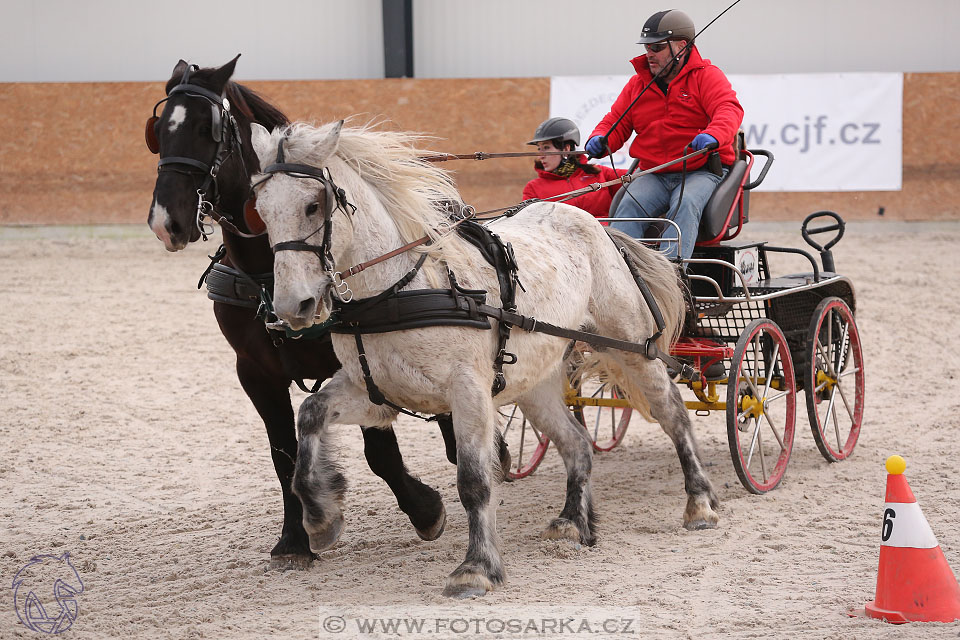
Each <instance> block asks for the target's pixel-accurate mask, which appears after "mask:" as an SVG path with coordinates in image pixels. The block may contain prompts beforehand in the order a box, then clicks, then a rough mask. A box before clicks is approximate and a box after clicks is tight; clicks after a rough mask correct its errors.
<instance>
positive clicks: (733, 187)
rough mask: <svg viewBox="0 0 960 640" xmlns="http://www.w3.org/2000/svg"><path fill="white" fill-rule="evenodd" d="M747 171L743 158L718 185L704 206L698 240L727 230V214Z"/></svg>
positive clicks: (707, 238) (706, 239)
mask: <svg viewBox="0 0 960 640" xmlns="http://www.w3.org/2000/svg"><path fill="white" fill-rule="evenodd" d="M746 173H747V160H746V159H745V158H741V159H739V160H737V161H736V162H734V163H733V166H732V167H730V171H728V172H727V175H726V176H724V178H723V180H721V181H720V184H718V185H717V188H716V190H714V192H713V195H712V196H710V199H709V200H708V201H707V206H705V207H704V208H703V216H702V217H701V218H700V234H699V235H698V236H697V240H698V241H701V242H703V241H709V240H713V239H714V238H716V237H717V236H719V235H720V234H721V233H723V232H724V231H726V228H727V214H728V213H729V212H730V207H732V206H733V203H734V200H735V199H736V197H737V194H738V193H739V192H740V185H741V184H743V178H744V176H745V175H746Z"/></svg>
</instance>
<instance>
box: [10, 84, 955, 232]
mask: <svg viewBox="0 0 960 640" xmlns="http://www.w3.org/2000/svg"><path fill="white" fill-rule="evenodd" d="M250 86H251V87H253V88H254V89H256V90H257V91H259V92H261V93H262V94H263V95H264V96H265V97H267V98H268V99H269V100H271V101H272V102H274V103H275V104H277V105H279V106H280V107H281V108H282V109H283V110H284V111H285V112H286V113H287V114H288V115H289V116H290V117H291V118H294V119H304V120H313V121H316V122H325V121H329V120H333V119H340V118H343V117H346V116H349V115H357V116H358V118H359V119H360V120H367V119H370V118H380V119H383V118H385V119H387V120H389V121H390V123H391V124H389V125H388V126H392V127H397V128H401V129H407V130H414V131H419V132H422V133H425V134H429V135H432V136H435V137H436V138H437V139H436V140H434V141H433V143H432V144H431V145H430V146H431V148H434V149H437V150H442V151H448V152H453V153H472V152H474V151H490V152H497V151H520V150H524V145H523V143H524V141H526V140H528V139H529V138H530V136H531V135H532V132H533V129H534V128H535V127H536V125H537V124H539V123H540V122H541V121H542V120H543V119H545V118H546V117H547V114H548V109H549V86H550V81H549V79H548V78H504V79H462V80H460V79H386V80H338V81H300V82H252V83H250ZM162 96H163V87H162V85H161V84H159V83H50V84H17V83H12V84H0V224H67V223H78V224H87V223H111V222H132V223H141V222H144V223H145V221H146V217H147V210H148V208H149V206H150V202H151V194H152V189H153V183H154V177H155V175H156V174H155V172H156V157H155V156H153V155H151V154H150V153H149V152H148V151H147V150H146V148H145V147H144V144H143V125H144V121H145V120H146V118H147V117H148V116H149V115H150V110H151V108H152V107H153V104H154V102H156V101H157V100H159V99H160V98H161V97H162ZM958 104H960V73H930V74H906V76H905V78H904V100H903V109H904V141H903V142H904V144H903V153H904V167H903V190H902V191H899V192H849V193H756V194H754V197H753V198H752V200H751V214H752V218H753V219H755V220H794V219H800V218H802V217H803V216H804V215H806V214H807V213H810V212H812V211H815V210H817V209H833V210H835V211H838V212H840V213H842V214H843V215H844V216H845V217H848V218H850V219H868V218H873V219H875V218H876V216H877V212H878V209H879V208H880V207H884V208H885V216H886V217H887V218H891V219H897V220H931V219H958V218H960V208H958V206H957V205H956V202H957V200H958V197H960V182H958V181H957V180H956V179H955V177H956V176H957V175H958V169H960V109H958V108H957V105H958ZM585 134H586V132H585ZM449 166H450V167H451V168H455V169H456V176H457V181H458V183H459V185H460V187H461V190H462V192H463V194H464V198H465V200H466V201H467V202H469V203H471V204H473V205H474V206H476V207H477V208H478V210H483V209H489V208H494V207H499V206H505V205H509V204H512V203H514V202H516V201H518V200H519V198H520V193H521V190H522V189H523V185H524V184H525V183H526V182H527V180H529V179H530V178H532V177H533V170H532V159H509V160H486V161H480V162H477V161H460V162H456V163H450V165H449Z"/></svg>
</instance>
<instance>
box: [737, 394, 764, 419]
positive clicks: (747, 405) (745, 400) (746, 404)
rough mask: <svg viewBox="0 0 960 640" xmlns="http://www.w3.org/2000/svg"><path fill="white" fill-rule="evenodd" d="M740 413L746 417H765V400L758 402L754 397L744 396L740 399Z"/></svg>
mask: <svg viewBox="0 0 960 640" xmlns="http://www.w3.org/2000/svg"><path fill="white" fill-rule="evenodd" d="M740 411H741V412H742V413H743V414H744V415H745V416H750V417H754V418H759V417H760V416H762V415H763V400H758V399H757V398H754V397H753V396H743V397H742V398H741V399H740Z"/></svg>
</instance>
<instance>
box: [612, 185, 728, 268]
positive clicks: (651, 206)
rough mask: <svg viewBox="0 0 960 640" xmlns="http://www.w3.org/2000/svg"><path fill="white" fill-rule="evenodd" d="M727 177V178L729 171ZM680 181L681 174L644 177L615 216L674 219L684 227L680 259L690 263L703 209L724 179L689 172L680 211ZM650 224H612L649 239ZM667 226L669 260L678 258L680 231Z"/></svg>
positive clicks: (629, 188)
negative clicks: (678, 200) (646, 234)
mask: <svg viewBox="0 0 960 640" xmlns="http://www.w3.org/2000/svg"><path fill="white" fill-rule="evenodd" d="M723 175H727V169H726V168H724V170H723ZM680 177H681V174H680V172H675V173H648V174H647V175H645V176H640V177H639V178H637V179H636V180H634V181H633V182H631V183H630V184H629V185H627V193H625V194H624V195H623V199H622V200H620V204H619V205H618V206H617V210H616V212H614V214H613V215H614V218H658V217H660V218H662V217H664V216H666V215H668V214H669V215H671V216H673V221H674V222H676V223H677V225H678V226H679V227H680V255H681V257H683V258H684V259H686V258H689V257H690V256H691V255H693V247H694V245H695V244H696V243H697V233H698V232H699V230H700V216H701V215H702V214H703V208H704V207H705V206H706V205H707V201H708V200H709V199H710V196H711V195H713V191H714V189H716V187H717V185H718V184H720V180H722V179H723V178H722V177H721V176H718V175H716V174H714V173H711V172H710V171H706V170H704V169H700V170H697V171H689V172H687V178H686V182H685V183H684V186H683V199H682V200H680V208H679V209H678V208H677V199H678V198H679V197H680ZM630 196H633V197H632V198H631V197H630ZM638 202H639V204H638ZM649 224H650V223H649V222H647V221H642V222H618V221H616V220H612V221H611V222H610V226H611V227H613V228H614V229H617V230H619V231H623V232H624V233H626V234H628V235H630V236H632V237H634V238H643V237H646V236H645V235H644V234H645V233H646V231H647V226H648V225H649ZM664 226H665V229H664V230H663V235H661V236H660V239H661V242H660V250H661V251H663V252H664V253H665V254H666V255H667V256H668V257H670V258H676V257H677V230H676V228H674V226H673V225H670V224H666V225H664Z"/></svg>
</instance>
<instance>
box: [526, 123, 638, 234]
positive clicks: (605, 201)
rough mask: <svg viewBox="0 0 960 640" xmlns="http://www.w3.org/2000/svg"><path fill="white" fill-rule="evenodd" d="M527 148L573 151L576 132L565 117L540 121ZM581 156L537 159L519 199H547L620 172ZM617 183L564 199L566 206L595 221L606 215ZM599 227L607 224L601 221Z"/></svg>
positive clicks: (576, 141) (609, 179) (578, 140)
mask: <svg viewBox="0 0 960 640" xmlns="http://www.w3.org/2000/svg"><path fill="white" fill-rule="evenodd" d="M527 144H529V145H535V146H536V147H537V149H538V150H539V151H541V152H545V151H573V150H574V149H576V148H577V147H579V146H580V129H579V128H577V125H576V123H575V122H574V121H573V120H570V119H568V118H550V119H548V120H544V121H543V122H541V123H540V126H539V127H537V130H536V131H535V132H534V134H533V140H531V141H530V142H528V143H527ZM586 160H587V158H586V156H584V155H574V154H572V153H571V154H569V155H559V154H557V155H543V156H540V157H539V158H537V161H536V162H535V163H534V165H533V166H534V169H536V171H537V177H536V178H534V179H533V180H531V181H530V182H528V183H527V186H525V187H524V188H523V199H524V200H530V199H531V198H541V199H543V198H549V197H551V196H556V195H560V194H564V193H568V192H570V191H576V190H577V189H582V188H584V187H587V186H589V185H591V184H594V183H598V182H609V181H611V180H616V179H617V178H618V177H619V176H620V174H621V173H622V172H621V171H618V170H616V169H611V168H610V167H604V166H601V165H596V164H586ZM620 187H621V184H620V183H619V182H618V183H617V184H614V185H611V186H609V187H604V188H603V189H600V190H598V191H590V192H588V193H585V194H583V195H581V196H577V197H576V198H571V199H570V200H566V203H567V204H572V205H573V206H575V207H579V208H581V209H583V210H584V211H587V212H588V213H591V214H593V216H594V217H595V218H606V217H607V216H609V215H610V203H611V201H612V200H613V196H614V195H615V194H616V193H617V190H619V189H620ZM600 224H603V225H605V224H607V222H606V221H602V222H601V223H600Z"/></svg>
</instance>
